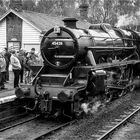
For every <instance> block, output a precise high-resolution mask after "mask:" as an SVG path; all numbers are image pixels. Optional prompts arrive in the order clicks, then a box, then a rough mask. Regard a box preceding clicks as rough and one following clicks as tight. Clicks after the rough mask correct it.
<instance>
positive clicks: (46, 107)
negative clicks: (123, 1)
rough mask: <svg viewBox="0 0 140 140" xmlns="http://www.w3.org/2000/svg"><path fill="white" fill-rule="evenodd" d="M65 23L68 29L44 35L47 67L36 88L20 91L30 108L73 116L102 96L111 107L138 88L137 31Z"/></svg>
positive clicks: (55, 30)
mask: <svg viewBox="0 0 140 140" xmlns="http://www.w3.org/2000/svg"><path fill="white" fill-rule="evenodd" d="M63 21H64V24H65V27H59V26H55V27H54V28H52V29H50V30H49V31H47V32H46V33H45V34H44V36H43V39H42V41H41V46H40V50H41V54H42V57H43V59H44V66H43V67H42V68H41V69H40V70H39V72H38V73H37V75H36V76H35V78H34V80H33V84H32V86H31V87H28V88H27V89H21V88H18V89H16V91H15V94H16V95H17V97H18V98H19V99H26V100H28V103H26V108H27V109H29V110H34V109H36V110H37V111H39V112H40V113H41V114H45V115H53V116H56V117H57V116H59V115H65V116H69V117H71V116H75V115H79V114H81V112H82V109H81V105H82V104H83V103H90V102H92V100H93V99H94V98H95V97H97V96H100V97H102V98H103V100H104V101H106V102H109V101H111V100H112V98H113V97H120V96H122V95H124V94H125V93H126V92H128V91H132V90H133V89H134V87H135V84H134V80H135V79H136V78H137V77H139V70H140V60H139V54H140V46H139V44H140V42H139V41H140V37H139V35H138V34H137V33H136V32H134V31H131V30H123V29H120V28H112V27H111V26H110V25H109V24H104V23H102V24H94V25H91V26H90V27H89V29H81V28H77V27H76V22H77V20H76V19H75V18H66V19H64V20H63ZM29 102H30V103H29ZM31 102H32V104H31Z"/></svg>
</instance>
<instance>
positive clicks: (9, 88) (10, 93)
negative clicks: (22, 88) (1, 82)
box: [0, 71, 16, 104]
mask: <svg viewBox="0 0 140 140" xmlns="http://www.w3.org/2000/svg"><path fill="white" fill-rule="evenodd" d="M14 92H15V89H14V75H13V72H12V71H10V72H9V81H8V82H7V83H5V89H4V90H0V104H3V103H6V102H10V101H13V100H14V99H15V98H16V96H15V94H14Z"/></svg>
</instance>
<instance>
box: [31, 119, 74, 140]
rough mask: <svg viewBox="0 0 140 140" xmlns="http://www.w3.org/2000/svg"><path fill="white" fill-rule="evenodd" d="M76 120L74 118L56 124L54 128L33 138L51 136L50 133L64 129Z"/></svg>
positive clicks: (37, 139)
mask: <svg viewBox="0 0 140 140" xmlns="http://www.w3.org/2000/svg"><path fill="white" fill-rule="evenodd" d="M75 122H76V120H73V121H69V122H66V123H64V124H61V125H58V126H55V127H54V128H51V129H48V131H46V132H45V133H44V134H41V135H39V136H37V137H36V138H34V139H33V140H41V139H44V138H45V137H47V136H49V135H50V134H52V133H54V132H56V131H58V130H60V129H63V128H64V127H66V126H68V125H71V124H73V123H75Z"/></svg>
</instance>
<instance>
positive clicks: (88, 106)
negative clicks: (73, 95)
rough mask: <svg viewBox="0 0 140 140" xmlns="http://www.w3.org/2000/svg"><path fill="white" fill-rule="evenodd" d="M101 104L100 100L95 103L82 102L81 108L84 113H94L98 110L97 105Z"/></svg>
mask: <svg viewBox="0 0 140 140" xmlns="http://www.w3.org/2000/svg"><path fill="white" fill-rule="evenodd" d="M100 106H101V101H96V102H95V103H93V102H91V103H83V104H81V108H82V109H83V111H84V112H85V113H86V114H90V113H91V114H94V113H95V112H97V111H98V109H99V107H100Z"/></svg>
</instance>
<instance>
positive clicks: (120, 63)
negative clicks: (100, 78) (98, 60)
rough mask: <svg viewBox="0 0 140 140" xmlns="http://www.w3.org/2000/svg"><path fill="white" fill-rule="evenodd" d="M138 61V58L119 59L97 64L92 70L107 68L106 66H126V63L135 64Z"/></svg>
mask: <svg viewBox="0 0 140 140" xmlns="http://www.w3.org/2000/svg"><path fill="white" fill-rule="evenodd" d="M138 63H140V60H128V61H119V62H114V63H102V64H97V65H96V67H94V68H93V70H98V69H107V68H112V67H121V66H127V65H135V64H138Z"/></svg>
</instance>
